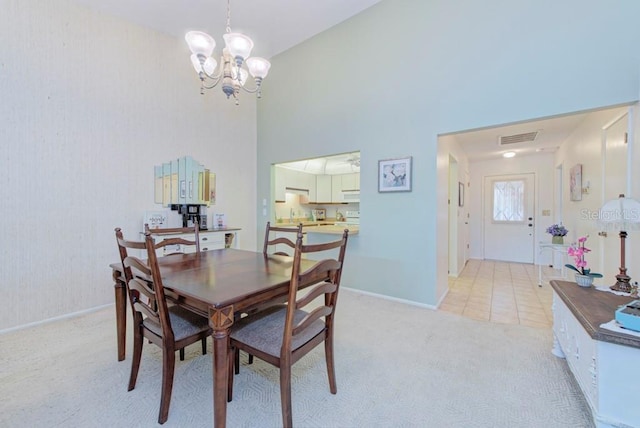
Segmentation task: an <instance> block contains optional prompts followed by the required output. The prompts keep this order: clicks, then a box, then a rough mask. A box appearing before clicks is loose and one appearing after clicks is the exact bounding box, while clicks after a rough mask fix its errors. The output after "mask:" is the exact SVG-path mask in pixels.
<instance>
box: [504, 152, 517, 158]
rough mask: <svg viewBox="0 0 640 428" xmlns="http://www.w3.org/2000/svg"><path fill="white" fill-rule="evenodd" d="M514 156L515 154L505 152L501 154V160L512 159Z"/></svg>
mask: <svg viewBox="0 0 640 428" xmlns="http://www.w3.org/2000/svg"><path fill="white" fill-rule="evenodd" d="M515 155H516V152H506V153H503V154H502V157H503V158H512V157H514V156H515Z"/></svg>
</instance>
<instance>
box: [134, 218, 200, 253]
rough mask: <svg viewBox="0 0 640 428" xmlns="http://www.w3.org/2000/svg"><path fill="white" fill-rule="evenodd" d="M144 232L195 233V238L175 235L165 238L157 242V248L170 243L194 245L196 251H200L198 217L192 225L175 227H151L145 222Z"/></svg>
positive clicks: (159, 233) (164, 233) (162, 233)
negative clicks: (190, 238)
mask: <svg viewBox="0 0 640 428" xmlns="http://www.w3.org/2000/svg"><path fill="white" fill-rule="evenodd" d="M144 232H145V233H149V234H151V235H152V236H153V235H156V236H161V235H167V234H178V233H181V234H187V233H188V234H193V240H189V239H185V238H180V237H174V238H165V239H163V240H162V241H160V242H157V243H155V244H154V245H155V249H156V250H157V249H159V248H164V247H168V246H170V245H194V246H195V247H196V253H199V252H200V227H199V226H198V219H194V221H193V226H192V227H174V228H166V229H150V228H149V224H147V223H145V225H144ZM171 254H175V253H169V254H165V255H167V256H168V255H171Z"/></svg>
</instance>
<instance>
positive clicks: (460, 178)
mask: <svg viewBox="0 0 640 428" xmlns="http://www.w3.org/2000/svg"><path fill="white" fill-rule="evenodd" d="M451 158H453V159H455V161H456V162H457V168H456V169H457V171H456V172H455V174H454V176H453V177H451V175H452V174H450V172H451V171H450V162H451V161H450V159H451ZM445 175H446V176H445ZM468 176H469V160H468V159H467V155H466V154H465V152H464V151H463V150H462V148H461V147H460V145H459V144H458V142H457V141H456V139H455V136H453V135H444V136H441V137H440V138H438V182H439V183H448V184H447V185H439V186H438V187H437V197H438V203H439V204H448V205H446V206H448V207H449V211H447V210H438V223H439V224H445V223H446V224H447V227H446V228H443V229H440V228H439V229H438V241H440V242H443V243H446V245H439V246H438V248H437V257H438V260H439V263H438V265H439V266H440V265H444V264H445V263H446V264H447V265H448V266H450V260H449V258H450V257H455V259H456V261H455V263H454V265H455V267H456V271H454V272H451V271H450V269H447V270H444V269H441V270H440V271H438V281H437V284H438V288H437V291H436V293H437V296H438V300H437V301H438V302H439V301H440V300H441V299H442V298H443V297H444V296H445V295H446V292H447V289H448V287H446V286H445V285H447V281H446V278H447V276H458V275H459V274H460V272H461V271H462V269H463V268H464V265H465V262H466V260H465V258H464V257H465V247H466V246H467V244H468V243H469V242H468V241H467V239H468V238H467V234H466V233H465V230H466V229H468V228H469V225H467V224H465V223H467V215H468V214H469V212H470V203H469V201H470V199H469V197H470V194H469V190H470V187H469V183H468V179H467V177H468ZM458 183H464V186H465V203H464V205H463V206H462V207H460V206H458ZM449 212H453V213H455V215H453V217H455V218H456V220H455V222H456V224H455V229H456V234H455V236H454V237H452V236H451V235H450V234H449V228H450V227H451V225H450V223H449V221H450V218H449V217H450V216H449ZM445 216H446V218H445ZM451 240H455V247H456V253H455V254H452V255H450V251H449V250H450V249H449V245H450V244H451V242H450V241H451ZM447 274H448V275H447Z"/></svg>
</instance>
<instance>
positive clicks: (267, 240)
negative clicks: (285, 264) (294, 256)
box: [262, 222, 302, 256]
mask: <svg viewBox="0 0 640 428" xmlns="http://www.w3.org/2000/svg"><path fill="white" fill-rule="evenodd" d="M276 232H281V233H296V234H297V233H302V223H300V224H298V226H297V227H296V228H295V229H292V228H288V227H281V226H271V222H267V227H266V229H265V232H264V246H263V247H262V253H263V254H264V255H267V254H268V253H269V247H273V246H275V245H278V244H280V245H286V246H288V247H290V248H291V250H292V251H293V250H295V248H296V244H295V242H293V241H292V240H291V239H289V238H285V237H284V236H280V237H277V238H273V239H272V238H271V233H276ZM273 254H277V255H281V256H288V255H290V254H287V253H286V252H285V251H278V252H275V253H273Z"/></svg>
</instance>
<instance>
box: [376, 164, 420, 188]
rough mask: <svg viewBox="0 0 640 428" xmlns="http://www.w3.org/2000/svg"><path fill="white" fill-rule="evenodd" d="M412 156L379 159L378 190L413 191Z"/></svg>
mask: <svg viewBox="0 0 640 428" xmlns="http://www.w3.org/2000/svg"><path fill="white" fill-rule="evenodd" d="M411 163H412V157H411V156H407V157H404V158H396V159H383V160H379V161H378V192H379V193H386V192H410V191H411V169H412V168H411V166H412V165H411Z"/></svg>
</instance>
